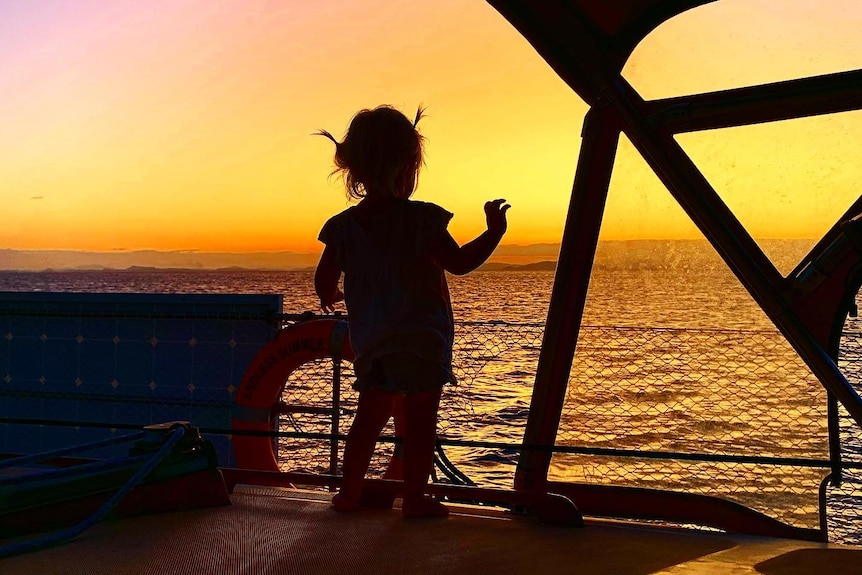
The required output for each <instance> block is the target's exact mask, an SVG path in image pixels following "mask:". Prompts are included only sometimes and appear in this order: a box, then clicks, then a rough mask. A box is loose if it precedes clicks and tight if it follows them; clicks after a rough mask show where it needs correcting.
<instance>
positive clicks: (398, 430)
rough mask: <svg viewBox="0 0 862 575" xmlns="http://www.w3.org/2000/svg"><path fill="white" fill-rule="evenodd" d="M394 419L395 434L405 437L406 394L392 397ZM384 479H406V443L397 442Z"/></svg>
mask: <svg viewBox="0 0 862 575" xmlns="http://www.w3.org/2000/svg"><path fill="white" fill-rule="evenodd" d="M392 419H393V421H394V422H395V436H396V437H400V438H401V439H402V440H403V439H404V396H403V395H396V396H395V397H394V398H393V399H392ZM383 479H404V445H403V443H396V444H395V449H394V450H393V452H392V459H390V460H389V466H388V467H387V468H386V473H384V474H383Z"/></svg>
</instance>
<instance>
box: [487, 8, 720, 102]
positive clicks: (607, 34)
mask: <svg viewBox="0 0 862 575" xmlns="http://www.w3.org/2000/svg"><path fill="white" fill-rule="evenodd" d="M714 1H715V0H601V1H598V2H597V1H596V0H553V1H551V0H548V1H544V2H530V1H529V0H489V3H490V4H491V5H492V6H494V8H496V9H497V10H498V11H499V12H500V13H501V14H502V15H503V16H504V17H505V18H506V19H507V20H508V21H509V22H510V23H511V24H512V25H513V26H514V27H515V28H516V29H517V30H518V31H519V32H520V33H521V34H522V35H523V36H524V37H525V38H526V39H527V41H529V42H530V44H532V46H533V47H534V48H535V49H536V51H538V52H539V54H541V56H542V58H544V59H545V61H546V62H548V64H550V66H551V67H552V68H553V69H554V71H555V72H556V73H557V74H559V76H560V77H561V78H562V79H563V80H564V81H565V82H566V83H567V84H568V85H569V86H570V87H571V88H572V89H573V90H574V91H575V92H577V94H578V95H579V96H580V97H581V98H583V100H584V101H585V102H586V103H587V104H589V105H590V106H592V105H593V104H594V103H595V101H596V98H597V97H598V95H599V94H600V93H601V91H602V90H603V89H604V87H605V85H606V82H608V81H609V79H611V78H613V77H615V76H616V75H617V74H619V72H620V71H621V70H622V68H623V66H624V65H625V62H626V60H628V57H629V55H631V53H632V51H633V50H634V48H635V46H637V44H638V43H639V42H640V41H641V40H643V39H644V37H646V35H647V34H649V33H650V32H651V31H652V30H654V29H655V28H656V27H658V26H659V25H660V24H662V23H663V22H665V21H666V20H669V19H670V18H673V17H674V16H676V15H677V14H680V13H682V12H685V11H686V10H689V9H691V8H695V7H697V6H700V5H702V4H708V3H710V2H714Z"/></svg>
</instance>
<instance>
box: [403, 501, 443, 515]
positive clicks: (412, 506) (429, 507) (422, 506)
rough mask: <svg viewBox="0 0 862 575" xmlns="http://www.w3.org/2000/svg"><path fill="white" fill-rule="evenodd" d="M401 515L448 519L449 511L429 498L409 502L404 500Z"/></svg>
mask: <svg viewBox="0 0 862 575" xmlns="http://www.w3.org/2000/svg"><path fill="white" fill-rule="evenodd" d="M401 515H403V516H404V517H448V516H449V509H448V508H447V507H446V506H445V505H443V504H442V503H440V502H439V501H437V500H436V499H431V498H430V497H422V498H420V499H414V500H411V501H408V500H406V499H405V500H404V503H403V504H402V505H401Z"/></svg>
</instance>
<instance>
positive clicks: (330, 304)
mask: <svg viewBox="0 0 862 575" xmlns="http://www.w3.org/2000/svg"><path fill="white" fill-rule="evenodd" d="M327 299H328V300H330V298H327ZM340 301H344V292H342V291H341V290H340V289H336V290H335V293H333V294H332V298H331V300H330V301H323V299H322V298H321V300H320V309H321V310H323V311H324V312H326V313H332V312H334V311H335V304H337V303H338V302H340Z"/></svg>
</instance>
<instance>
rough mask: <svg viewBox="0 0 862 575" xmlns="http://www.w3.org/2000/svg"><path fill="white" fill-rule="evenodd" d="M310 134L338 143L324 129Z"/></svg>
mask: <svg viewBox="0 0 862 575" xmlns="http://www.w3.org/2000/svg"><path fill="white" fill-rule="evenodd" d="M417 120H418V118H417ZM312 136H323V137H324V138H329V139H330V140H332V143H333V144H335V147H336V148H337V147H338V146H339V145H340V144H339V143H338V140H336V139H335V137H334V136H333V135H332V134H330V133H329V132H327V131H326V130H318V131H316V132H314V133H313V134H312Z"/></svg>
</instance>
